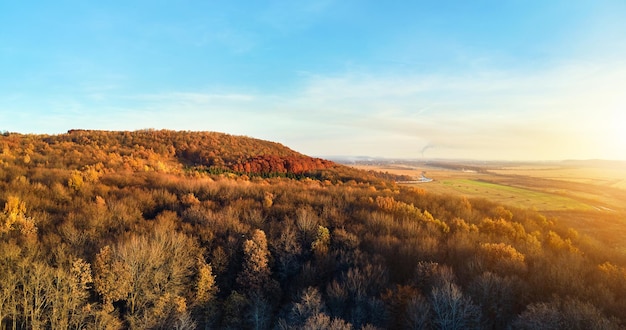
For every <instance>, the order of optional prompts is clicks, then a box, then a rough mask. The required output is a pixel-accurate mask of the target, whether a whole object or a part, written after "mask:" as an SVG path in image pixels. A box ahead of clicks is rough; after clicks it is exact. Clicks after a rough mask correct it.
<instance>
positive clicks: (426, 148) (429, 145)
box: [422, 143, 435, 158]
mask: <svg viewBox="0 0 626 330" xmlns="http://www.w3.org/2000/svg"><path fill="white" fill-rule="evenodd" d="M434 147H435V145H434V144H432V143H428V144H427V145H425V146H424V148H422V158H424V152H426V150H428V149H432V148H434Z"/></svg>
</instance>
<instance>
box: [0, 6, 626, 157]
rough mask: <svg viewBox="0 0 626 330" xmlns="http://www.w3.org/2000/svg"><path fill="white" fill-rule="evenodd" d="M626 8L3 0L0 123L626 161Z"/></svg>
mask: <svg viewBox="0 0 626 330" xmlns="http://www.w3.org/2000/svg"><path fill="white" fill-rule="evenodd" d="M623 17H626V3H624V2H623V1H593V2H592V1H549V2H546V1H526V2H517V1H477V2H472V3H469V2H464V1H447V2H436V3H433V2H427V1H410V2H409V1H407V2H404V1H400V2H395V3H393V4H389V3H385V4H382V3H380V2H375V1H364V2H363V1H358V2H357V1H332V0H326V1H305V2H298V3H297V4H295V3H292V2H288V1H266V2H245V3H243V4H242V3H241V2H239V3H237V4H234V3H221V4H220V3H217V4H207V3H205V2H201V1H186V2H184V3H180V4H177V5H176V6H175V5H171V4H168V3H166V2H147V1H138V2H133V3H132V4H129V3H127V2H121V1H112V2H107V3H77V2H72V1H55V2H48V3H44V4H40V3H37V4H26V3H2V4H0V20H2V22H3V29H2V31H0V40H2V43H1V44H0V59H1V61H0V63H1V64H0V70H1V71H2V75H1V76H0V131H2V130H5V131H11V132H20V133H46V134H57V133H63V132H66V131H67V130H69V129H104V130H138V129H146V128H155V129H172V130H194V131H218V132H224V133H229V134H235V135H246V136H251V137H255V138H261V139H266V140H271V141H276V142H280V143H282V144H285V145H286V146H288V147H290V148H292V149H294V150H296V151H298V152H302V153H305V154H308V155H315V156H323V155H326V156H333V155H335V156H361V155H363V156H369V157H386V158H416V159H421V158H426V159H433V158H442V159H475V160H480V159H484V160H516V161H525V160H566V159H582V160H585V159H607V160H626V129H625V128H624V127H623V126H624V124H626V94H625V93H624V91H623V85H624V82H625V81H626V60H625V58H626V21H625V20H623Z"/></svg>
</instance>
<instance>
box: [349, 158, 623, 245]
mask: <svg viewBox="0 0 626 330" xmlns="http://www.w3.org/2000/svg"><path fill="white" fill-rule="evenodd" d="M352 166H354V167H357V168H360V169H364V170H374V171H382V172H388V173H392V174H398V175H408V176H411V177H414V178H415V179H416V181H408V182H402V183H401V184H403V185H410V186H415V187H419V188H421V189H424V190H426V191H427V192H431V193H437V194H452V195H462V196H465V197H467V198H468V199H470V200H471V199H472V198H485V199H488V200H491V201H494V202H498V203H502V204H504V205H508V206H510V207H516V208H523V209H524V208H529V209H534V210H537V211H539V212H541V213H543V214H544V215H546V216H547V217H548V218H549V219H553V220H557V221H560V222H561V223H563V224H564V225H566V226H569V227H572V228H575V229H576V230H578V231H579V232H581V233H585V234H588V235H590V236H591V237H593V238H595V239H597V240H599V241H602V242H605V243H607V244H609V245H611V246H613V247H615V248H617V249H618V250H620V251H621V252H622V253H626V242H625V241H624V240H623V237H625V236H626V164H624V163H623V162H621V163H620V162H601V161H571V162H539V163H509V162H507V163H502V162H482V163H476V162H471V163H462V162H451V161H446V162H406V163H403V162H393V163H391V162H390V163H377V164H358V165H352ZM422 173H424V175H425V177H427V178H430V179H433V181H431V182H419V181H417V179H418V178H419V177H420V175H421V174H422Z"/></svg>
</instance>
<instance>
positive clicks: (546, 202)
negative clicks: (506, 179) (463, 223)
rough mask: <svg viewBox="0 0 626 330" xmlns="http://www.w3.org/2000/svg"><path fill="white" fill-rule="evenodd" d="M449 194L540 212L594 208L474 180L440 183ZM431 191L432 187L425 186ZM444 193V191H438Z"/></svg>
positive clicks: (553, 195) (555, 197)
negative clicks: (488, 200) (479, 198)
mask: <svg viewBox="0 0 626 330" xmlns="http://www.w3.org/2000/svg"><path fill="white" fill-rule="evenodd" d="M438 183H439V185H441V186H443V187H445V188H447V189H445V190H448V191H447V192H448V193H460V194H462V195H465V196H467V197H481V198H487V199H490V200H493V201H496V202H500V203H503V204H506V205H511V206H515V207H520V208H534V209H537V210H540V211H548V210H550V211H566V210H592V209H593V207H592V206H590V205H588V204H585V203H581V202H579V201H577V200H574V199H572V198H568V197H564V196H559V195H555V194H551V193H546V192H541V191H536V190H530V189H524V188H519V187H512V186H507V185H502V184H497V183H491V182H485V181H479V180H473V179H447V180H443V181H441V182H438ZM423 188H424V189H426V190H429V188H430V187H428V186H423ZM437 190H439V192H443V191H442V189H437Z"/></svg>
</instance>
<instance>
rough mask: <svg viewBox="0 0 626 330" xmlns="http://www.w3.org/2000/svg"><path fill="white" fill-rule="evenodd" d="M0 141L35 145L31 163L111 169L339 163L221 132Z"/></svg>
mask: <svg viewBox="0 0 626 330" xmlns="http://www.w3.org/2000/svg"><path fill="white" fill-rule="evenodd" d="M0 141H2V142H3V143H5V145H7V146H8V147H9V148H10V146H11V145H15V144H26V145H28V144H30V145H32V148H31V149H33V150H31V151H32V153H31V155H30V157H32V156H34V157H32V158H35V159H30V160H29V162H34V163H45V164H46V166H48V167H49V166H50V165H52V166H53V167H59V168H61V167H62V168H65V167H76V168H80V167H82V166H87V165H92V164H93V163H94V162H95V163H97V162H102V163H103V164H108V165H109V166H108V167H111V166H112V167H115V166H117V167H130V168H133V169H142V168H145V169H157V170H158V169H164V168H165V167H167V166H168V165H169V166H176V165H183V166H191V167H203V168H205V169H207V170H213V171H234V172H240V173H248V174H269V173H282V174H289V173H293V174H302V173H305V172H308V171H313V170H320V169H327V168H331V167H334V166H337V165H336V164H335V163H333V162H331V161H328V160H324V159H320V158H312V157H308V156H305V155H303V154H301V153H298V152H296V151H293V150H291V149H289V148H287V147H285V146H283V145H282V144H279V143H275V142H270V141H264V140H259V139H254V138H250V137H246V136H235V135H229V134H224V133H217V132H189V131H169V130H140V131H132V132H130V131H123V132H121V131H119V132H115V131H94V130H70V131H68V132H67V133H66V134H60V135H21V134H5V136H4V138H3V139H1V140H0ZM27 149H28V148H27ZM35 151H37V152H35ZM58 153H62V154H63V157H62V159H60V160H59V161H60V163H57V164H50V157H49V156H53V155H54V154H58ZM79 154H80V155H82V156H78V155H79ZM85 155H89V157H85ZM74 156H76V157H74ZM53 158H55V157H53ZM116 161H117V164H116ZM176 163H179V164H176ZM55 165H56V166H55ZM137 167H139V168H137Z"/></svg>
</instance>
